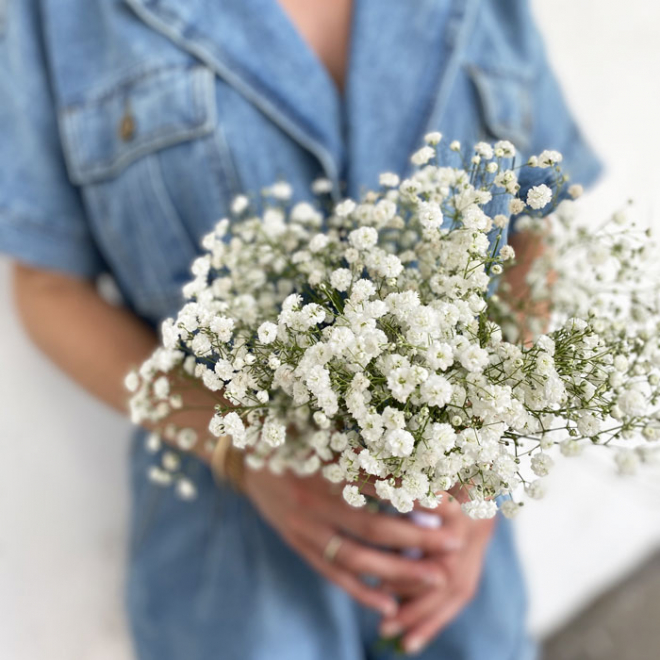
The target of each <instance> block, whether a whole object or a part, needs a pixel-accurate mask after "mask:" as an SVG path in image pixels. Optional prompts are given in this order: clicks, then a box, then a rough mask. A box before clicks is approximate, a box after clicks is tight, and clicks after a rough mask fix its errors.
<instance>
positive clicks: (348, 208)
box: [335, 199, 356, 218]
mask: <svg viewBox="0 0 660 660" xmlns="http://www.w3.org/2000/svg"><path fill="white" fill-rule="evenodd" d="M355 207H356V204H355V202H354V201H353V200H352V199H345V200H344V201H343V202H340V203H339V204H337V206H336V207H335V213H336V214H337V215H338V216H339V217H340V218H347V217H348V216H349V215H350V214H351V213H353V211H354V210H355Z"/></svg>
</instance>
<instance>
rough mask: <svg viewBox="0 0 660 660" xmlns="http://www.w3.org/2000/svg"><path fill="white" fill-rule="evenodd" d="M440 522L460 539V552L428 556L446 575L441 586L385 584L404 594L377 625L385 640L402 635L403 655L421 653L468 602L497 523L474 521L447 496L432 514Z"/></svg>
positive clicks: (426, 558)
mask: <svg viewBox="0 0 660 660" xmlns="http://www.w3.org/2000/svg"><path fill="white" fill-rule="evenodd" d="M434 513H437V514H438V515H439V516H440V517H441V518H442V527H441V528H440V529H445V530H447V531H451V532H452V534H453V536H454V537H455V538H463V539H464V540H465V546H464V547H463V548H462V549H460V550H454V551H449V552H447V551H444V552H443V551H440V552H433V551H432V552H429V553H427V554H426V556H425V560H426V561H427V562H429V561H430V562H432V563H434V564H435V565H436V566H437V567H438V568H439V569H440V570H442V571H443V573H444V574H445V575H446V576H447V581H446V583H445V584H440V585H433V586H428V585H427V586H425V587H420V586H419V585H412V584H410V585H402V584H389V585H384V586H386V587H387V588H389V589H390V590H395V591H397V592H398V593H399V594H401V595H403V596H404V600H403V601H402V603H401V605H400V607H399V609H398V612H397V613H396V615H394V616H386V617H385V618H384V619H383V622H382V624H381V634H382V635H383V637H398V636H401V637H402V644H403V647H404V649H405V650H406V652H407V653H418V652H419V651H421V650H422V649H423V648H424V647H425V646H426V645H427V644H428V643H429V642H430V641H431V640H432V639H433V638H434V637H435V636H436V635H437V634H438V633H439V632H440V631H441V630H442V629H443V628H445V627H446V626H447V625H448V624H449V623H451V621H452V620H453V619H454V618H455V617H456V616H457V615H458V614H459V613H460V612H461V611H462V610H463V608H464V607H465V606H466V605H467V604H468V603H469V602H470V601H471V600H472V598H473V597H474V595H475V593H476V590H477V588H478V586H479V579H480V577H481V571H482V568H483V563H484V558H485V553H486V548H487V547H488V542H489V541H490V538H491V536H492V534H493V530H494V527H495V524H496V521H495V519H491V520H472V519H471V518H469V517H468V516H467V515H465V514H464V513H463V511H462V510H461V507H460V504H459V502H458V501H457V500H456V499H453V498H449V497H446V498H445V499H444V500H443V502H442V503H441V504H440V507H439V508H438V509H436V510H435V511H434Z"/></svg>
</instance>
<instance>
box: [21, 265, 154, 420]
mask: <svg viewBox="0 0 660 660" xmlns="http://www.w3.org/2000/svg"><path fill="white" fill-rule="evenodd" d="M14 295H15V300H16V307H17V309H18V312H19V315H20V317H21V321H22V322H23V325H24V327H25V329H26V330H27V332H28V334H29V335H30V337H31V339H32V340H33V342H34V343H35V344H36V345H37V346H38V347H39V348H40V349H41V350H42V351H43V352H44V353H45V354H46V355H47V356H48V357H49V358H50V359H51V360H53V362H55V363H56V364H57V365H58V366H59V367H60V368H61V369H62V370H63V371H65V372H66V373H67V374H68V375H69V376H71V377H72V378H73V379H74V380H75V381H76V382H77V383H79V384H80V385H81V386H82V387H83V388H85V389H86V390H87V391H88V392H90V393H91V394H92V395H94V396H95V397H97V398H98V399H101V400H102V401H104V402H105V403H107V404H108V405H110V406H112V407H113V408H114V409H115V410H118V411H120V412H122V413H124V414H126V411H127V400H128V393H127V391H126V389H125V388H124V386H123V382H124V377H125V376H126V374H127V373H128V371H129V370H130V369H131V368H132V367H134V366H136V365H139V364H140V363H141V362H142V361H143V360H144V359H145V358H147V357H148V355H149V354H150V353H151V351H153V349H154V347H155V345H156V342H157V338H156V334H155V333H154V331H153V330H152V329H151V328H150V327H149V326H148V325H147V324H146V323H144V322H143V321H141V320H140V319H139V318H138V317H137V316H135V315H134V314H132V313H131V312H130V311H128V310H127V309H125V308H123V307H119V306H115V305H112V304H110V303H108V302H107V301H105V300H104V299H103V298H102V297H101V296H100V295H99V294H98V292H97V290H96V288H95V287H94V285H93V284H92V283H90V282H86V281H84V280H80V279H77V278H73V277H69V276H66V275H61V274H59V273H54V272H50V271H43V270H38V269H34V268H29V267H27V266H22V265H18V264H17V265H16V266H15V267H14Z"/></svg>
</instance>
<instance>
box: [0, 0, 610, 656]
mask: <svg viewBox="0 0 660 660" xmlns="http://www.w3.org/2000/svg"><path fill="white" fill-rule="evenodd" d="M5 5H6V6H5ZM2 6H3V7H4V14H3V17H2V18H3V20H2V23H1V27H0V250H1V251H3V252H6V253H8V254H10V255H12V256H13V257H15V258H16V259H18V260H20V261H23V262H25V263H28V264H32V265H35V266H39V267H42V268H46V269H53V270H56V271H62V272H65V273H69V274H72V275H75V276H80V277H85V278H93V277H96V276H98V275H99V274H101V273H111V274H112V276H113V277H114V279H115V280H116V282H117V284H118V286H119V288H120V290H121V292H122V294H123V297H124V299H125V303H126V305H128V306H129V307H130V308H132V309H133V310H134V311H135V312H136V313H137V314H138V315H140V316H141V317H142V318H144V319H145V320H147V321H148V322H149V323H151V324H152V325H154V326H157V325H158V324H159V322H160V321H161V320H162V319H163V318H164V317H166V316H168V315H171V314H173V313H174V312H175V311H176V310H177V308H178V307H179V305H180V303H181V297H180V295H181V294H180V288H181V285H182V284H183V283H184V282H185V281H187V279H188V277H189V266H190V263H191V262H192V260H193V258H194V257H195V255H196V254H198V252H199V249H200V248H199V242H200V239H201V237H202V236H203V235H204V234H205V233H206V232H207V231H208V230H209V229H210V228H211V227H212V226H213V224H214V223H215V221H216V220H217V219H218V218H220V217H221V216H222V215H224V214H225V213H226V212H227V209H228V205H229V203H230V201H231V199H232V198H233V197H234V195H236V194H238V193H240V192H249V191H258V190H259V189H260V188H261V187H263V186H264V185H268V184H270V183H272V182H274V181H275V180H277V179H280V178H282V179H286V180H288V181H289V182H291V183H292V185H293V186H294V189H295V191H296V196H297V197H299V198H302V197H306V196H308V195H309V192H308V190H309V185H310V183H311V181H312V180H313V179H315V178H316V177H318V176H327V177H328V178H329V179H330V180H331V181H332V182H333V185H334V190H333V196H334V197H335V198H336V199H339V198H341V197H342V196H344V195H353V196H355V195H359V194H360V192H361V191H362V190H364V189H365V188H368V187H373V186H375V185H377V177H378V174H379V173H380V172H381V171H385V170H390V171H395V172H398V173H400V174H405V173H406V172H407V171H409V169H410V164H409V160H408V158H409V154H410V153H411V152H412V151H413V150H414V149H416V148H417V147H419V146H420V145H421V141H422V137H423V135H424V133H426V132H427V131H429V130H440V131H442V132H443V133H444V135H445V136H446V138H445V141H444V142H443V145H444V149H445V150H446V146H447V144H448V143H449V141H450V140H453V139H458V140H460V141H461V142H462V143H463V144H464V145H471V144H472V143H473V142H475V141H477V140H490V141H493V140H497V139H509V140H511V141H513V142H514V143H515V144H516V146H517V147H518V149H519V152H520V154H521V155H520V158H525V157H526V156H527V155H529V154H531V153H533V152H538V151H540V150H542V149H545V148H551V149H557V150H559V151H561V152H563V154H564V157H565V163H564V164H565V166H566V170H567V171H568V172H569V173H570V174H571V177H572V179H573V180H574V181H576V182H581V183H583V184H589V183H590V182H591V181H592V180H593V179H594V178H595V177H596V175H597V174H598V171H599V164H598V161H597V159H596V158H595V156H594V155H593V153H592V151H591V149H590V148H589V146H588V145H587V144H586V143H585V141H584V139H583V137H582V135H581V134H580V132H579V129H578V127H577V126H576V124H575V122H574V120H573V118H572V116H571V113H570V111H569V109H568V108H567V106H566V104H565V102H564V100H563V97H562V94H561V92H560V90H559V88H558V86H557V82H556V80H555V78H554V76H553V74H552V72H551V71H550V69H549V67H548V63H547V60H546V56H545V52H544V49H543V44H542V41H541V39H540V37H539V34H538V31H537V29H536V27H535V25H534V23H533V20H532V18H531V16H530V9H529V6H528V2H526V1H524V0H354V12H353V19H352V21H353V23H352V36H351V51H350V63H349V71H348V77H347V82H346V90H345V94H344V95H343V96H342V95H340V94H339V93H338V91H337V89H336V87H335V85H334V83H333V81H332V80H331V78H330V77H329V76H328V74H327V72H326V71H325V69H324V68H323V66H322V65H321V63H320V62H319V61H318V59H317V58H316V56H315V55H314V54H313V53H312V51H311V50H310V49H309V47H308V46H307V45H306V44H305V43H304V41H303V40H302V38H301V37H300V35H299V34H298V33H297V31H296V30H295V29H294V27H293V26H292V24H291V22H290V21H289V20H288V18H287V17H286V15H285V13H284V12H283V11H282V9H281V8H280V7H279V5H278V4H277V2H276V0H8V3H6V2H5V3H3V4H2ZM448 157H450V158H454V157H455V156H453V155H451V154H448ZM545 174H546V172H545V171H543V170H536V171H535V172H534V175H535V176H534V177H532V176H531V175H529V174H528V175H526V176H527V179H525V180H523V181H522V183H523V187H529V186H531V185H535V184H537V183H540V182H541V179H540V178H537V177H543V176H544V175H545ZM136 435H137V438H139V436H140V435H141V434H140V433H138V434H136ZM145 465H146V457H145V456H144V452H143V449H142V447H141V446H140V443H139V440H138V439H136V444H135V448H134V456H133V460H132V470H133V473H134V478H133V481H134V485H133V488H134V495H135V497H134V507H133V523H132V525H133V527H132V531H133V535H132V539H133V540H132V551H131V558H130V566H131V569H130V581H129V589H128V594H129V604H130V614H131V622H132V626H133V630H134V634H135V640H136V646H137V648H138V650H139V655H140V658H142V659H148V658H157V659H158V660H170V659H171V660H174V659H179V658H185V659H186V660H202V659H206V658H214V657H218V658H229V659H230V660H233V658H236V659H240V660H266V659H268V660H271V659H272V660H279V659H280V658H281V659H287V660H289V659H291V660H297V659H298V658H300V659H303V660H313V659H315V658H319V659H325V658H328V659H332V660H349V659H351V660H352V659H353V658H356V659H357V658H363V657H370V658H376V657H379V658H380V657H384V656H383V655H382V654H381V655H378V654H375V653H373V652H372V651H370V649H371V647H372V641H373V639H374V638H375V636H376V617H375V616H374V615H372V614H370V613H369V612H366V611H365V610H363V609H362V608H360V607H358V606H357V605H356V604H354V603H353V602H351V601H350V599H349V598H348V597H347V596H346V595H344V594H343V593H342V592H341V591H339V590H338V589H336V588H335V587H333V586H332V585H330V584H328V583H327V582H325V581H324V580H323V579H321V578H320V577H318V576H317V575H316V574H315V573H314V572H313V571H312V570H310V569H309V568H307V567H306V565H305V564H304V563H303V562H302V561H301V560H299V559H298V557H297V556H296V555H295V554H294V553H292V552H291V551H290V550H289V549H288V548H287V547H286V546H285V545H283V544H282V543H281V542H280V540H279V539H278V538H277V537H276V535H275V534H274V533H273V532H272V531H271V530H269V529H268V528H267V527H266V526H265V525H264V523H262V522H261V521H260V519H259V518H258V516H257V515H256V514H255V512H254V511H253V509H252V508H251V505H250V504H249V502H247V501H246V500H245V499H244V498H243V497H241V496H239V495H236V494H234V493H232V492H231V491H229V490H221V491H219V490H218V489H216V488H215V487H214V486H213V484H212V482H211V478H210V475H209V473H208V470H206V468H204V467H203V466H201V465H200V464H196V463H194V462H192V461H191V469H193V468H194V469H195V470H196V471H197V472H198V473H199V476H198V478H199V480H200V484H201V485H202V487H201V496H200V498H199V501H198V502H196V503H194V504H184V503H182V502H179V501H177V500H176V499H175V498H174V497H173V496H172V495H171V493H167V492H163V491H160V490H158V489H157V488H156V487H154V486H153V485H151V484H150V483H149V482H147V481H146V479H145V478H144V467H145ZM524 615H525V594H524V586H523V581H522V578H521V575H520V569H519V565H518V561H517V558H516V554H515V549H514V547H513V545H512V542H511V530H510V527H509V524H508V523H507V522H506V521H503V520H502V521H500V522H499V525H498V529H497V533H496V535H495V538H494V540H493V542H492V545H491V548H490V551H489V555H488V559H487V562H486V566H485V571H484V577H483V580H482V585H481V589H480V591H479V594H478V595H477V597H476V598H475V600H474V602H473V603H472V604H471V605H470V606H469V607H468V608H467V609H466V610H465V611H464V612H463V613H462V614H461V616H460V617H459V618H458V619H457V620H456V622H455V623H454V624H452V626H450V627H449V628H448V629H447V630H446V631H444V632H443V633H442V634H441V635H440V637H439V638H438V640H437V642H436V643H435V645H434V647H433V649H432V650H430V651H428V652H427V653H426V655H425V656H423V657H427V658H437V659H442V658H451V660H461V659H475V660H476V659H479V660H483V659H485V658H487V659H488V660H500V659H501V660H526V658H527V657H530V655H531V654H532V653H533V651H532V650H531V648H532V647H530V646H529V644H528V642H527V637H526V633H525V628H524Z"/></svg>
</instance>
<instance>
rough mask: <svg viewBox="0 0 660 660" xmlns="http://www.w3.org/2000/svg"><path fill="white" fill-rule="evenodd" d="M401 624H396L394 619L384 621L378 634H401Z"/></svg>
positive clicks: (388, 635)
mask: <svg viewBox="0 0 660 660" xmlns="http://www.w3.org/2000/svg"><path fill="white" fill-rule="evenodd" d="M401 630H402V628H401V625H400V624H398V623H397V622H396V621H386V622H385V623H384V624H383V625H382V626H381V627H380V634H381V635H382V636H383V637H386V638H388V637H396V636H397V635H400V634H401Z"/></svg>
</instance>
